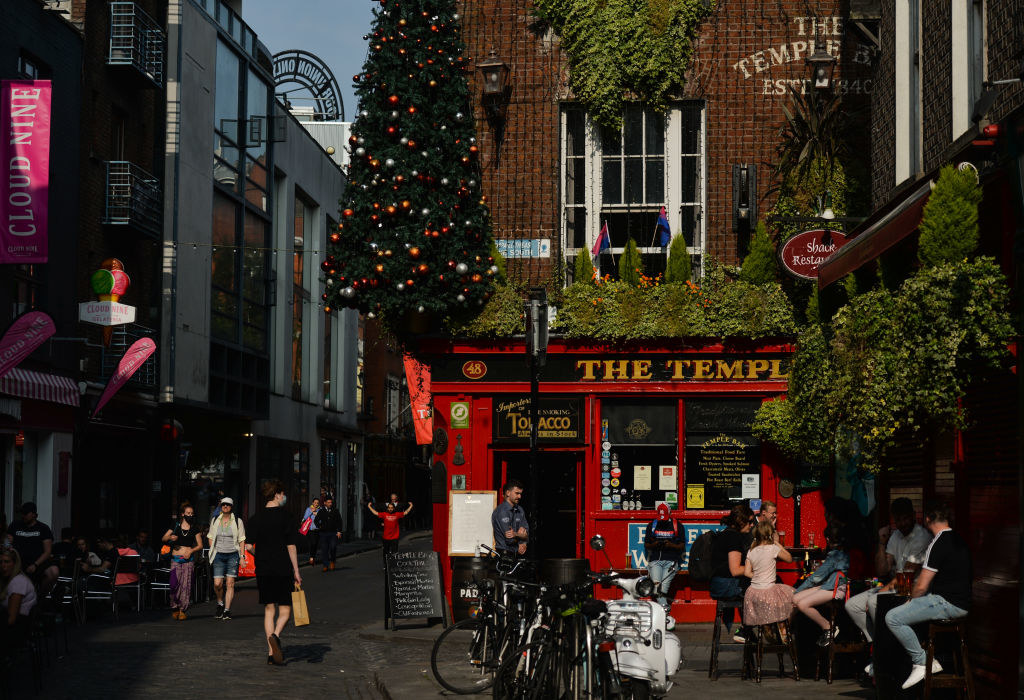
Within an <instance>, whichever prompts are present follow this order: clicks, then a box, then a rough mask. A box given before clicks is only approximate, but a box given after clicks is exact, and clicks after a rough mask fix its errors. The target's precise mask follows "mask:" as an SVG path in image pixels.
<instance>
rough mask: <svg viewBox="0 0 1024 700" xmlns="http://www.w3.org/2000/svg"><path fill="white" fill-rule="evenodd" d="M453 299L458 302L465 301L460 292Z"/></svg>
mask: <svg viewBox="0 0 1024 700" xmlns="http://www.w3.org/2000/svg"><path fill="white" fill-rule="evenodd" d="M455 301H457V302H459V303H461V302H464V301H466V297H465V296H463V295H462V294H460V295H459V296H457V297H455Z"/></svg>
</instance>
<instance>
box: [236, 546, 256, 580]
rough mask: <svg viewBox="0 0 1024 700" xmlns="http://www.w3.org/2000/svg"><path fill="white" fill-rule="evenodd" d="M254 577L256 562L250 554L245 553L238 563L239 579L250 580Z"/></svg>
mask: <svg viewBox="0 0 1024 700" xmlns="http://www.w3.org/2000/svg"><path fill="white" fill-rule="evenodd" d="M255 575H256V561H255V560H254V559H253V558H252V554H250V553H249V552H245V558H244V559H243V560H242V561H240V562H239V563H238V576H239V578H252V577H253V576H255Z"/></svg>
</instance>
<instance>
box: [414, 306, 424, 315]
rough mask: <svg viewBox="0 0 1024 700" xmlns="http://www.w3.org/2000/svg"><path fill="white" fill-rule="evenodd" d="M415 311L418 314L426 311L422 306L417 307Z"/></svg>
mask: <svg viewBox="0 0 1024 700" xmlns="http://www.w3.org/2000/svg"><path fill="white" fill-rule="evenodd" d="M416 310H417V311H419V312H420V313H423V312H424V311H426V309H425V308H423V307H422V306H417V307H416Z"/></svg>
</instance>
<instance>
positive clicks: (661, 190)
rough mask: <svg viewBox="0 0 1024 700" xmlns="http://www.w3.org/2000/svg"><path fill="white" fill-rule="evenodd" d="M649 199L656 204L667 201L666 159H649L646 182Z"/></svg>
mask: <svg viewBox="0 0 1024 700" xmlns="http://www.w3.org/2000/svg"><path fill="white" fill-rule="evenodd" d="M644 186H645V188H646V192H647V201H648V202H650V203H652V204H654V203H657V202H664V201H665V159H664V158H648V159H647V181H646V182H645V183H644Z"/></svg>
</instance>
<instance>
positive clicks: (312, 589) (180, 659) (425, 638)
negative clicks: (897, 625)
mask: <svg viewBox="0 0 1024 700" xmlns="http://www.w3.org/2000/svg"><path fill="white" fill-rule="evenodd" d="M371 546H374V547H375V543H365V542H364V543H354V544H350V545H347V546H346V548H345V551H348V552H357V553H353V554H350V555H348V556H346V557H344V558H343V559H341V560H339V566H338V568H337V569H336V570H335V571H334V572H331V573H327V574H324V573H322V572H321V571H320V570H319V568H317V569H315V570H313V569H310V568H308V567H303V569H302V575H303V580H304V585H303V587H304V588H305V589H306V591H307V598H308V602H309V606H310V617H311V619H312V623H311V624H310V625H309V626H307V627H302V628H296V627H294V626H292V625H289V627H288V629H287V630H286V633H285V634H284V635H282V643H283V645H284V652H285V658H286V660H287V665H286V666H284V667H272V666H267V665H266V648H265V645H264V644H263V642H262V639H261V638H262V610H261V609H260V607H259V606H258V605H257V600H256V587H255V582H254V581H245V582H243V583H242V584H241V586H240V590H239V593H238V596H237V598H236V602H235V604H234V605H233V606H232V608H233V610H232V612H233V614H234V619H233V620H231V621H228V622H222V621H220V620H214V619H213V618H212V615H213V610H214V605H213V603H212V602H210V603H205V604H201V605H198V606H195V607H193V609H192V610H191V611H190V612H191V617H190V618H189V619H188V620H186V621H184V622H179V621H176V620H173V619H171V617H170V615H169V613H167V612H165V611H163V610H156V611H154V610H149V611H146V612H144V613H143V614H142V615H137V614H136V613H134V612H130V611H128V610H123V611H122V613H121V617H120V620H119V621H117V622H114V621H113V620H112V619H111V617H110V615H109V613H108V612H107V611H106V610H103V609H101V608H99V607H94V608H91V609H90V619H89V621H88V622H87V624H86V625H85V626H84V627H81V628H74V627H73V628H72V629H71V654H70V656H66V657H63V658H61V659H59V660H56V661H55V662H53V663H51V666H50V668H49V669H48V670H47V671H46V672H45V676H46V679H45V681H44V687H43V692H42V693H41V697H47V698H110V697H118V698H149V697H178V696H182V695H186V696H205V695H210V694H213V695H216V696H218V697H230V698H241V697H266V696H270V695H272V694H273V695H279V696H282V697H296V696H302V695H306V694H310V693H330V694H331V695H332V696H333V697H341V698H373V699H377V698H391V699H393V700H400V699H401V700H404V699H407V698H423V697H437V696H443V695H445V693H444V692H442V690H441V688H440V687H439V686H438V685H437V684H436V683H435V682H434V680H433V678H432V676H431V674H430V670H429V668H430V661H429V657H430V648H431V644H432V642H433V639H434V637H435V636H436V635H437V633H438V631H439V629H440V628H439V627H434V628H425V627H423V626H422V625H420V624H418V623H417V622H416V621H412V622H410V623H409V624H405V625H399V628H398V629H397V630H395V631H391V630H386V629H385V628H384V626H383V620H382V615H383V598H382V593H381V587H380V583H381V579H380V571H379V564H380V551H379V549H377V548H376V547H375V548H374V549H372V550H370V551H361V552H359V551H358V550H360V549H365V548H366V547H371ZM405 546H407V547H409V548H416V549H424V550H425V549H429V547H430V539H429V537H427V536H425V535H423V534H414V535H412V536H411V537H410V538H409V539H408V540H407V541H406V543H405ZM677 632H678V634H679V635H680V637H681V638H682V639H683V643H684V654H685V659H686V661H685V663H684V667H683V669H682V670H681V671H680V673H679V674H678V675H677V676H676V681H677V685H676V687H675V688H674V689H673V690H672V692H671V693H670V695H669V697H670V698H684V697H690V696H692V695H693V693H694V692H695V691H696V692H699V693H700V694H701V695H702V696H703V697H706V698H735V697H738V696H740V695H745V694H749V693H752V692H756V693H757V694H758V695H759V696H761V697H769V698H770V697H779V698H781V697H787V698H792V697H812V696H813V697H846V698H858V697H863V698H868V697H872V696H873V693H872V692H871V691H870V689H865V688H863V687H862V686H860V685H859V684H857V683H855V682H853V681H837V682H836V683H834V684H832V685H831V686H827V685H826V684H825V683H824V682H819V683H815V682H814V681H811V680H804V681H800V683H799V685H797V684H796V683H795V682H794V681H792V680H789V679H784V680H783V679H778V678H771V677H768V678H766V679H765V680H764V682H763V683H762V684H761V686H760V687H758V688H756V690H755V687H754V685H753V684H752V683H751V682H749V681H740V680H739V652H738V651H736V650H728V651H724V652H723V654H722V657H721V659H722V667H723V674H722V678H721V679H720V680H719V681H717V682H714V683H713V682H711V681H708V680H707V670H706V669H707V666H706V664H707V658H708V653H707V652H708V648H707V646H706V645H705V644H704V643H702V640H705V639H707V638H709V637H710V628H709V626H708V625H688V626H686V627H681V628H680V629H679V630H677ZM62 649H63V647H62ZM25 672H26V673H25V674H23V675H27V668H26V669H25ZM27 682H28V679H23V680H21V679H16V680H15V696H21V695H22V693H21V692H19V691H24V690H26V687H25V684H26V683H27Z"/></svg>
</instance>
